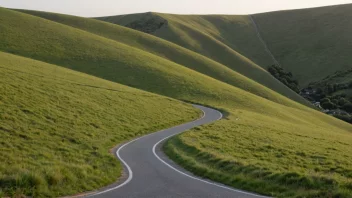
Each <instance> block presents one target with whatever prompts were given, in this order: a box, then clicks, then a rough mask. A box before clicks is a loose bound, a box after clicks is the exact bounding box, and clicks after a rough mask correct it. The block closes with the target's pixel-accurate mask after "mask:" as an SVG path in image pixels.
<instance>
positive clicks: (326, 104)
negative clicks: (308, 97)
mask: <svg viewBox="0 0 352 198" xmlns="http://www.w3.org/2000/svg"><path fill="white" fill-rule="evenodd" d="M320 105H321V107H323V108H324V109H335V108H336V105H335V104H334V103H332V102H330V101H329V102H324V103H321V104H320Z"/></svg>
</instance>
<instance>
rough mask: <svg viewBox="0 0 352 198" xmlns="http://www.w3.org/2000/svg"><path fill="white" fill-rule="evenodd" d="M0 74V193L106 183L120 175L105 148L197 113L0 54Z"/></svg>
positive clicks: (59, 191)
mask: <svg viewBox="0 0 352 198" xmlns="http://www.w3.org/2000/svg"><path fill="white" fill-rule="evenodd" d="M0 76H1V77H0V120H1V122H0V137H1V138H0V161H1V163H0V189H1V191H0V195H1V196H4V195H6V194H7V195H11V196H14V195H18V196H19V195H22V194H25V195H29V196H34V197H40V196H44V197H47V196H54V197H57V196H59V195H68V194H74V193H78V192H82V191H87V190H93V189H96V188H99V187H103V186H105V185H108V184H110V183H112V182H114V181H116V180H117V178H118V177H119V176H120V174H121V165H120V163H119V162H118V161H117V160H116V158H115V157H114V155H113V154H110V153H109V150H110V149H111V148H112V147H114V146H115V145H117V144H119V143H122V142H124V141H126V140H130V139H132V138H134V137H137V136H141V135H144V134H146V133H150V132H154V131H157V130H159V129H163V128H168V127H170V126H174V125H177V124H180V123H184V122H187V121H190V120H192V119H196V118H198V116H199V115H200V113H199V112H198V111H196V110H194V109H193V108H192V107H191V106H190V105H186V104H182V103H180V102H178V101H175V100H172V99H169V98H165V97H162V96H158V95H154V94H150V93H147V92H143V91H139V90H136V89H132V88H128V87H125V86H122V85H119V84H116V83H112V82H109V81H104V80H101V79H98V78H95V77H92V76H88V75H85V74H81V73H77V72H74V71H70V70H67V69H63V68H59V67H57V66H54V65H49V64H45V63H42V62H38V61H34V60H30V59H25V58H21V57H17V56H14V55H10V54H6V53H2V52H0ZM1 193H3V194H1Z"/></svg>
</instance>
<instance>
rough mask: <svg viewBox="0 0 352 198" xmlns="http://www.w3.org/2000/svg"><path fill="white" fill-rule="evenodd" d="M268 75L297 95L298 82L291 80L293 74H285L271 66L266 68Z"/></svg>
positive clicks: (282, 70) (281, 69)
mask: <svg viewBox="0 0 352 198" xmlns="http://www.w3.org/2000/svg"><path fill="white" fill-rule="evenodd" d="M268 71H269V73H270V74H271V75H272V76H274V77H275V78H276V79H278V80H279V81H280V82H282V84H284V85H286V86H287V87H289V88H290V89H292V90H293V91H294V92H296V93H299V92H300V91H299V87H298V81H297V80H295V79H293V74H292V73H291V72H285V71H284V69H283V68H281V67H279V66H276V65H272V66H270V67H269V68H268Z"/></svg>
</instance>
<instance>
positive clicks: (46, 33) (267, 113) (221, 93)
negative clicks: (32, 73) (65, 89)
mask: <svg viewBox="0 0 352 198" xmlns="http://www.w3.org/2000/svg"><path fill="white" fill-rule="evenodd" d="M60 20H61V21H62V19H60ZM0 22H1V23H0V37H1V38H3V39H1V40H0V50H2V51H6V52H11V53H14V54H19V55H22V56H26V57H31V58H33V59H38V60H42V61H47V62H49V63H54V64H57V65H60V66H63V67H68V68H72V69H74V70H78V71H83V72H85V73H89V74H92V75H95V76H97V77H101V78H104V79H107V80H110V81H114V82H119V83H121V84H124V85H129V86H133V87H136V88H139V89H143V90H147V91H150V92H154V93H158V94H161V95H165V96H170V97H173V98H175V99H179V100H187V101H191V102H194V103H200V104H204V105H208V106H213V107H216V108H218V109H221V110H222V111H223V112H224V113H225V115H227V117H226V118H225V119H223V120H221V121H219V122H216V123H214V124H211V125H207V126H203V127H200V128H197V129H194V130H192V131H190V132H188V133H185V134H183V135H181V136H179V137H176V138H174V139H172V140H171V141H170V142H169V143H168V145H167V146H166V151H167V153H168V154H169V155H170V156H171V157H172V158H173V159H175V160H176V161H178V162H179V163H181V164H183V165H184V166H186V168H189V169H190V170H193V171H194V172H196V173H197V174H199V175H201V176H205V177H208V178H211V179H214V180H218V181H220V182H223V183H226V184H228V185H231V186H234V187H239V188H242V189H247V190H252V191H255V192H259V193H263V194H271V195H274V196H281V197H297V196H303V197H304V196H311V197H313V196H318V195H326V194H327V193H330V194H331V195H336V196H337V195H340V196H341V197H343V196H344V197H348V196H350V195H351V194H352V192H351V182H350V177H351V176H350V171H351V170H352V163H351V162H350V160H349V159H350V157H351V156H350V154H349V153H351V152H349V151H350V148H351V146H350V143H349V142H351V138H352V134H351V133H350V132H351V131H352V126H351V125H349V124H347V123H344V122H342V121H339V120H337V119H334V118H332V117H330V116H327V115H325V114H322V113H320V112H317V111H315V110H313V109H310V108H308V107H306V106H303V105H301V104H299V103H296V102H294V101H290V100H288V99H286V98H282V99H281V98H280V97H282V96H280V95H278V94H275V93H274V92H273V91H272V90H267V89H263V86H261V85H259V84H258V83H255V82H254V81H252V80H249V79H248V78H245V77H240V75H239V76H236V77H238V78H239V79H241V81H239V82H241V84H238V85H236V86H238V87H240V88H238V87H236V86H233V85H231V84H230V83H224V82H221V81H219V80H217V79H215V78H212V77H209V76H207V75H205V72H204V73H203V74H202V73H199V72H197V71H195V70H192V69H190V68H188V67H189V66H188V67H185V66H183V65H181V64H177V63H175V62H172V61H170V60H168V59H164V58H161V56H160V54H161V53H160V52H157V51H153V50H152V53H150V52H149V51H145V50H143V49H142V48H138V47H136V46H131V45H126V44H123V43H122V40H123V39H121V40H119V38H117V37H113V36H111V37H109V36H107V34H105V33H104V35H105V36H102V33H95V32H93V30H89V32H87V31H88V29H89V28H87V26H81V27H85V28H83V29H84V30H85V31H83V30H80V29H78V27H75V26H74V25H70V26H67V25H63V24H59V23H55V22H53V21H49V20H45V19H42V18H39V17H35V16H31V15H28V14H23V13H19V12H16V11H9V10H6V9H1V10H0ZM65 23H67V22H65ZM87 23H90V22H89V21H87ZM89 26H90V25H89ZM122 30H125V29H122ZM22 32H25V33H26V34H23V33H22ZM101 32H103V31H101ZM111 34H112V33H111ZM116 34H117V33H116ZM136 34H137V33H136ZM139 34H142V33H139ZM111 38H113V39H111ZM125 38H126V39H128V37H125ZM139 45H140V44H139ZM158 53H160V54H158ZM194 56H195V55H194ZM249 68H251V67H248V68H247V69H248V70H250V69H249ZM259 69H260V68H259ZM218 71H220V70H218ZM224 71H225V70H224ZM256 71H259V70H256V69H255V70H254V71H253V73H256ZM233 75H234V74H233ZM94 84H95V83H94ZM246 86H250V87H252V88H253V90H254V91H253V90H251V89H246V88H245V87H246ZM247 90H250V92H249V91H247ZM78 93H79V92H78ZM143 93H144V92H143ZM264 93H265V94H268V95H270V96H271V97H272V99H271V100H267V99H264V98H263V97H261V96H262V95H263V94H264ZM275 97H276V98H277V99H275ZM139 98H140V97H138V96H137V97H135V99H136V100H138V99H139ZM98 101H99V100H98ZM276 101H282V102H280V103H277V102H276ZM15 104H16V103H15ZM43 104H45V102H44V103H43ZM131 105H132V104H131ZM173 108H175V109H176V108H177V107H173ZM48 109H50V108H48ZM146 111H148V110H146ZM94 112H96V111H94ZM186 117H187V116H186ZM136 119H141V118H136ZM131 120H133V119H131ZM122 122H124V120H122ZM142 126H143V124H142ZM195 131H197V133H194V132H195ZM220 140H221V141H220ZM189 148H191V149H189ZM228 160H230V161H228ZM222 162H223V163H222ZM229 162H230V163H229ZM236 162H238V163H236ZM214 167H215V168H214ZM99 170H100V169H99ZM101 170H102V171H104V169H101ZM73 188H74V189H75V190H77V189H82V187H80V186H74V187H73Z"/></svg>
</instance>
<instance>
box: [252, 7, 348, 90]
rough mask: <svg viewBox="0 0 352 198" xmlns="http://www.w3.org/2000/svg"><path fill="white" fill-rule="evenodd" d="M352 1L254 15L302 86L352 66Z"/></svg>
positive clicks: (273, 50)
mask: <svg viewBox="0 0 352 198" xmlns="http://www.w3.org/2000/svg"><path fill="white" fill-rule="evenodd" d="M351 11H352V4H347V5H338V6H329V7H323V8H313V9H303V10H292V11H279V12H271V13H263V14H257V15H254V20H255V21H256V22H257V24H258V26H259V29H260V32H261V34H262V37H263V39H264V40H265V41H266V43H267V44H268V47H269V48H270V50H271V51H272V52H273V54H274V55H275V57H276V58H277V59H278V61H279V62H280V63H281V64H282V66H283V67H284V68H285V69H286V70H287V71H291V72H292V73H293V74H294V76H295V77H297V79H298V80H299V82H300V83H301V85H302V86H307V85H308V84H309V83H310V82H315V81H320V80H322V79H323V78H325V77H326V76H328V75H331V74H333V73H335V72H336V71H344V70H347V69H350V68H352V64H351V61H352V58H351V55H350V54H351V53H352V48H351V47H350V44H351V42H350V35H351V34H352V22H351V20H349V19H350V18H351V17H352V12H351Z"/></svg>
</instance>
